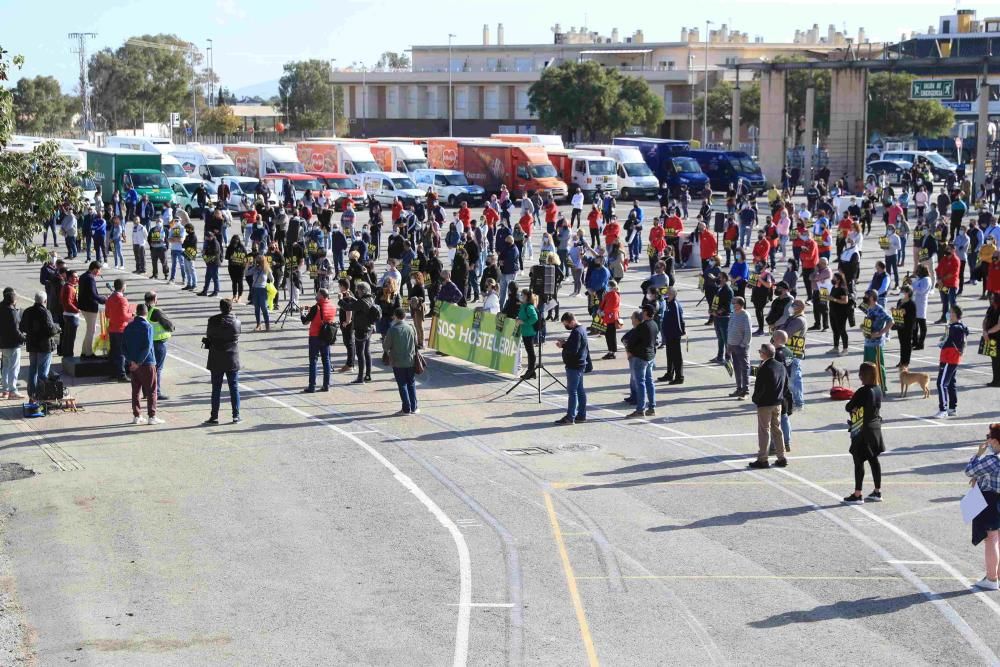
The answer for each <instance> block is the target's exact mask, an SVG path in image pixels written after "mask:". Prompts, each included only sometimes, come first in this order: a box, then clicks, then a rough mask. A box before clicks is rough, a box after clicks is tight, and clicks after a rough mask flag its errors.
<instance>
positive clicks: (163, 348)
mask: <svg viewBox="0 0 1000 667" xmlns="http://www.w3.org/2000/svg"><path fill="white" fill-rule="evenodd" d="M153 357H154V358H155V359H156V393H157V394H159V397H160V398H162V397H163V396H164V394H163V364H164V363H166V361H167V341H165V340H154V341H153Z"/></svg>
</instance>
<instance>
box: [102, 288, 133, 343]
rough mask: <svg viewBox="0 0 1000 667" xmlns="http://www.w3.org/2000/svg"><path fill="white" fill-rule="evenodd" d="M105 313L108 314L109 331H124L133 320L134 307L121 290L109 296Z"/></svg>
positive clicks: (105, 304) (105, 305)
mask: <svg viewBox="0 0 1000 667" xmlns="http://www.w3.org/2000/svg"><path fill="white" fill-rule="evenodd" d="M104 314H105V315H107V316H108V333H122V332H124V331H125V327H126V325H128V323H129V322H131V321H132V307H131V306H130V305H129V303H128V299H126V298H125V295H124V294H121V293H120V292H115V293H114V294H112V295H111V296H109V297H108V300H107V301H106V302H105V303H104Z"/></svg>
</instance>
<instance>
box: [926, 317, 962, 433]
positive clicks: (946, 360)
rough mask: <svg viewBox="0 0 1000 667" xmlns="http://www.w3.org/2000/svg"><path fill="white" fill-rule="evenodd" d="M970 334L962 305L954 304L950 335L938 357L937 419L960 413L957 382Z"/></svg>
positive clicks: (950, 321) (949, 327) (950, 319)
mask: <svg viewBox="0 0 1000 667" xmlns="http://www.w3.org/2000/svg"><path fill="white" fill-rule="evenodd" d="M968 336H969V329H968V327H966V326H965V324H963V323H962V307H961V306H957V305H956V306H952V307H951V311H950V312H949V322H948V335H947V337H946V338H945V341H944V343H942V345H941V354H940V355H939V357H938V379H937V389H938V413H937V414H936V415H934V418H935V419H944V418H945V417H954V416H955V415H957V414H958V391H957V389H956V387H955V383H956V380H957V377H956V376H957V375H958V365H959V364H960V363H962V354H963V353H965V341H966V339H967V338H968Z"/></svg>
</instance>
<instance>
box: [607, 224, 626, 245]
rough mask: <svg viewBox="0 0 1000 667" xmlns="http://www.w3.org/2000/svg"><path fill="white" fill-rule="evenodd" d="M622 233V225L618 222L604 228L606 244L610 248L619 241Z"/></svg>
mask: <svg viewBox="0 0 1000 667" xmlns="http://www.w3.org/2000/svg"><path fill="white" fill-rule="evenodd" d="M621 233H622V226H621V225H619V224H618V223H617V222H609V223H608V224H607V225H605V226H604V242H605V243H607V244H608V245H609V246H610V245H611V244H612V243H614V242H615V241H617V240H618V237H619V236H621Z"/></svg>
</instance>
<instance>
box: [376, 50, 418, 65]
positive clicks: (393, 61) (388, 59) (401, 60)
mask: <svg viewBox="0 0 1000 667" xmlns="http://www.w3.org/2000/svg"><path fill="white" fill-rule="evenodd" d="M376 67H378V68H380V69H408V68H409V67H410V57H409V56H408V55H406V54H405V53H396V52H395V51H386V52H384V53H383V54H382V55H381V56H379V59H378V63H376Z"/></svg>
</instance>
